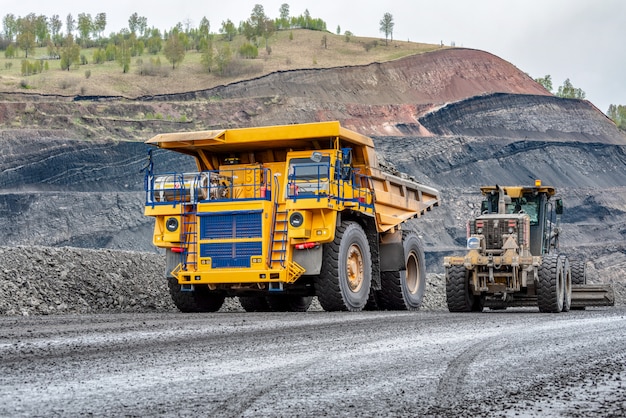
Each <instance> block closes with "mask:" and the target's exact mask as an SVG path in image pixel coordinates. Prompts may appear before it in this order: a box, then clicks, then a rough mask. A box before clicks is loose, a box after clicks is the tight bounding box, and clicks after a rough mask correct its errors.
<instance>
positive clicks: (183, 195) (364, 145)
mask: <svg viewBox="0 0 626 418" xmlns="http://www.w3.org/2000/svg"><path fill="white" fill-rule="evenodd" d="M146 143H147V144H150V145H155V146H158V147H159V148H162V149H167V150H171V151H175V152H179V153H183V154H187V155H190V156H192V157H194V158H195V161H196V165H197V171H196V172H193V173H176V172H172V173H167V174H156V173H154V170H153V167H152V166H150V169H149V172H148V173H147V175H146V206H145V214H146V215H148V216H154V217H155V218H156V224H155V234H154V239H153V241H154V244H155V245H156V246H158V247H162V248H166V249H167V250H168V269H171V271H170V273H169V274H170V275H171V276H172V277H175V278H176V279H177V280H178V283H179V284H180V285H182V286H183V287H188V288H193V286H195V285H207V286H209V287H210V288H225V287H227V288H228V289H229V292H230V293H229V294H242V292H243V291H235V288H236V287H237V286H239V287H240V288H241V289H244V288H245V289H244V290H245V291H252V289H253V288H254V287H255V286H256V288H257V290H258V289H259V288H262V289H271V290H273V291H278V292H280V291H283V290H284V289H285V285H291V284H297V283H300V282H302V281H300V282H297V281H298V279H299V278H300V277H301V276H303V275H304V276H315V275H319V274H320V272H323V266H322V264H323V263H322V262H321V259H322V257H323V253H324V251H322V247H323V246H325V245H327V244H330V243H331V242H333V241H334V240H335V239H336V236H337V233H341V231H342V230H341V229H338V228H340V225H341V223H342V222H343V221H342V219H353V221H354V222H357V223H359V225H360V228H362V229H364V230H365V231H364V233H367V234H369V235H368V236H369V238H368V240H371V241H372V242H371V243H370V246H373V247H376V248H374V253H375V255H377V254H378V247H379V246H380V247H381V251H382V250H384V251H387V250H389V249H390V248H395V249H396V250H397V249H400V250H402V248H401V240H399V235H398V233H399V229H400V225H401V224H402V223H404V222H405V221H406V220H408V219H411V218H418V217H420V216H422V215H423V214H424V213H426V212H427V211H429V210H430V209H431V208H432V207H434V206H436V205H438V204H439V200H440V197H439V192H438V191H437V190H435V189H433V188H431V187H428V186H424V185H422V184H420V183H417V182H415V181H412V180H409V179H408V178H402V177H399V176H395V175H393V174H390V173H387V172H384V171H383V170H381V169H380V167H379V165H378V161H377V157H376V153H375V149H374V144H373V141H372V140H371V139H370V138H368V137H366V136H363V135H360V134H358V133H356V132H354V131H351V130H348V129H345V128H343V127H341V126H340V124H339V123H338V122H321V123H311V124H301V125H283V126H268V127H255V128H241V129H224V130H212V131H201V132H183V133H169V134H160V135H156V136H155V137H153V138H151V139H149V140H148V141H146ZM340 214H341V216H339V215H340ZM370 225H371V226H373V227H374V229H375V231H370V232H368V231H369V228H370ZM375 240H378V241H379V242H374V241H375ZM394 243H395V244H394ZM394 245H395V247H394ZM305 250H306V251H305ZM172 252H173V253H176V254H179V257H178V258H179V261H178V262H177V263H176V262H175V261H173V260H174V258H175V257H174V255H172V254H171V253H172ZM374 261H375V263H376V260H374ZM174 264H175V265H174ZM396 264H397V263H396ZM379 267H380V266H378V265H377V264H375V265H374V268H375V269H378V268H379ZM382 268H383V269H389V268H391V267H390V266H387V265H385V264H384V262H383V263H382ZM374 280H375V285H376V286H378V280H379V279H378V278H375V279H374ZM293 287H294V288H295V287H297V286H295V285H294V286H293Z"/></svg>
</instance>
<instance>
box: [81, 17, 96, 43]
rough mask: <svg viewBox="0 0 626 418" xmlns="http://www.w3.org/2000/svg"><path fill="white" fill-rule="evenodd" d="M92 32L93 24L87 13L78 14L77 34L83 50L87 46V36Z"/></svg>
mask: <svg viewBox="0 0 626 418" xmlns="http://www.w3.org/2000/svg"><path fill="white" fill-rule="evenodd" d="M92 32H93V22H92V20H91V15H90V14H89V13H79V14H78V33H79V34H80V43H81V44H82V45H83V48H84V47H86V46H87V42H88V41H89V36H90V35H91V33H92Z"/></svg>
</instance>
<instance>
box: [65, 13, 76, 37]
mask: <svg viewBox="0 0 626 418" xmlns="http://www.w3.org/2000/svg"><path fill="white" fill-rule="evenodd" d="M74 29H76V20H74V16H72V14H71V13H68V15H67V17H66V18H65V30H66V32H67V33H66V35H72V36H73V33H74Z"/></svg>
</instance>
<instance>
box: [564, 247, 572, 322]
mask: <svg viewBox="0 0 626 418" xmlns="http://www.w3.org/2000/svg"><path fill="white" fill-rule="evenodd" d="M561 258H562V259H563V312H569V310H570V308H571V306H572V270H571V268H570V265H569V259H568V258H567V257H565V256H561Z"/></svg>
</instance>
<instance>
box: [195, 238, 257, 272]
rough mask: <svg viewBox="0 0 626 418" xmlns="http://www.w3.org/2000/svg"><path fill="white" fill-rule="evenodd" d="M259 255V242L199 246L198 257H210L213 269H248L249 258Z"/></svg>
mask: <svg viewBox="0 0 626 418" xmlns="http://www.w3.org/2000/svg"><path fill="white" fill-rule="evenodd" d="M261 253H262V250H261V241H257V242H226V243H215V244H200V257H211V260H212V262H211V265H212V267H213V268H226V267H250V257H252V256H254V255H256V256H260V255H261Z"/></svg>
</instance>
